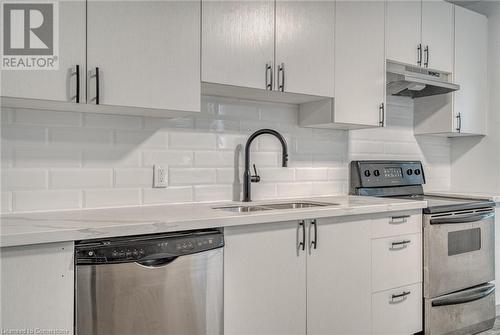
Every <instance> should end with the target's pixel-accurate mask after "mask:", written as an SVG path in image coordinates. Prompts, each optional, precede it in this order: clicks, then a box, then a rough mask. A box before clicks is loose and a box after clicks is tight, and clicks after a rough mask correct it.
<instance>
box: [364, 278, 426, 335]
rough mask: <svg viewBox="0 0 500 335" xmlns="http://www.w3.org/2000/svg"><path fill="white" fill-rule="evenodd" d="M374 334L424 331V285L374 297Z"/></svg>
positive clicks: (405, 287)
mask: <svg viewBox="0 0 500 335" xmlns="http://www.w3.org/2000/svg"><path fill="white" fill-rule="evenodd" d="M372 320H373V324H372V327H373V334H381V335H382V334H383V335H396V334H397V335H403V334H414V333H418V332H420V331H422V284H421V283H418V284H415V285H410V286H404V287H400V288H397V289H392V290H387V291H382V292H378V293H374V294H373V295H372Z"/></svg>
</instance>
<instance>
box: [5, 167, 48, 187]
mask: <svg viewBox="0 0 500 335" xmlns="http://www.w3.org/2000/svg"><path fill="white" fill-rule="evenodd" d="M45 188H47V171H46V170H38V169H2V189H3V190H9V191H12V190H22V189H32V190H36V189H45Z"/></svg>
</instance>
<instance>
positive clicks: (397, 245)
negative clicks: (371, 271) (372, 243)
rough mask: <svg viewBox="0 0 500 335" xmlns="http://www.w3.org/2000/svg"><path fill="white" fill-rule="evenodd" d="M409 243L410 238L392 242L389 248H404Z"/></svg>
mask: <svg viewBox="0 0 500 335" xmlns="http://www.w3.org/2000/svg"><path fill="white" fill-rule="evenodd" d="M409 243H411V240H402V241H397V242H392V243H391V247H390V248H389V249H390V250H400V249H404V248H406V247H407V246H408V244H409Z"/></svg>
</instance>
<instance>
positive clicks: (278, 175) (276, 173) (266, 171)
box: [252, 167, 295, 183]
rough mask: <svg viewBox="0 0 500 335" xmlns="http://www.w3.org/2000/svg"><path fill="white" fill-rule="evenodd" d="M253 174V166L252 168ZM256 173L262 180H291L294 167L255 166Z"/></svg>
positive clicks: (293, 177)
mask: <svg viewBox="0 0 500 335" xmlns="http://www.w3.org/2000/svg"><path fill="white" fill-rule="evenodd" d="M252 174H253V168H252ZM257 174H258V175H259V176H260V178H261V180H262V181H263V182H266V183H267V182H291V181H293V180H294V179H295V169H289V168H284V167H281V168H279V167H277V168H268V167H266V168H262V169H259V168H258V167H257Z"/></svg>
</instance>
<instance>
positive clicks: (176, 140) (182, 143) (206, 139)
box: [169, 132, 216, 150]
mask: <svg viewBox="0 0 500 335" xmlns="http://www.w3.org/2000/svg"><path fill="white" fill-rule="evenodd" d="M215 139H216V135H215V134H204V133H188V132H182V133H181V132H178V133H175V132H173V133H170V134H169V147H170V148H172V149H197V150H200V149H215V148H216V141H215Z"/></svg>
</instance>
